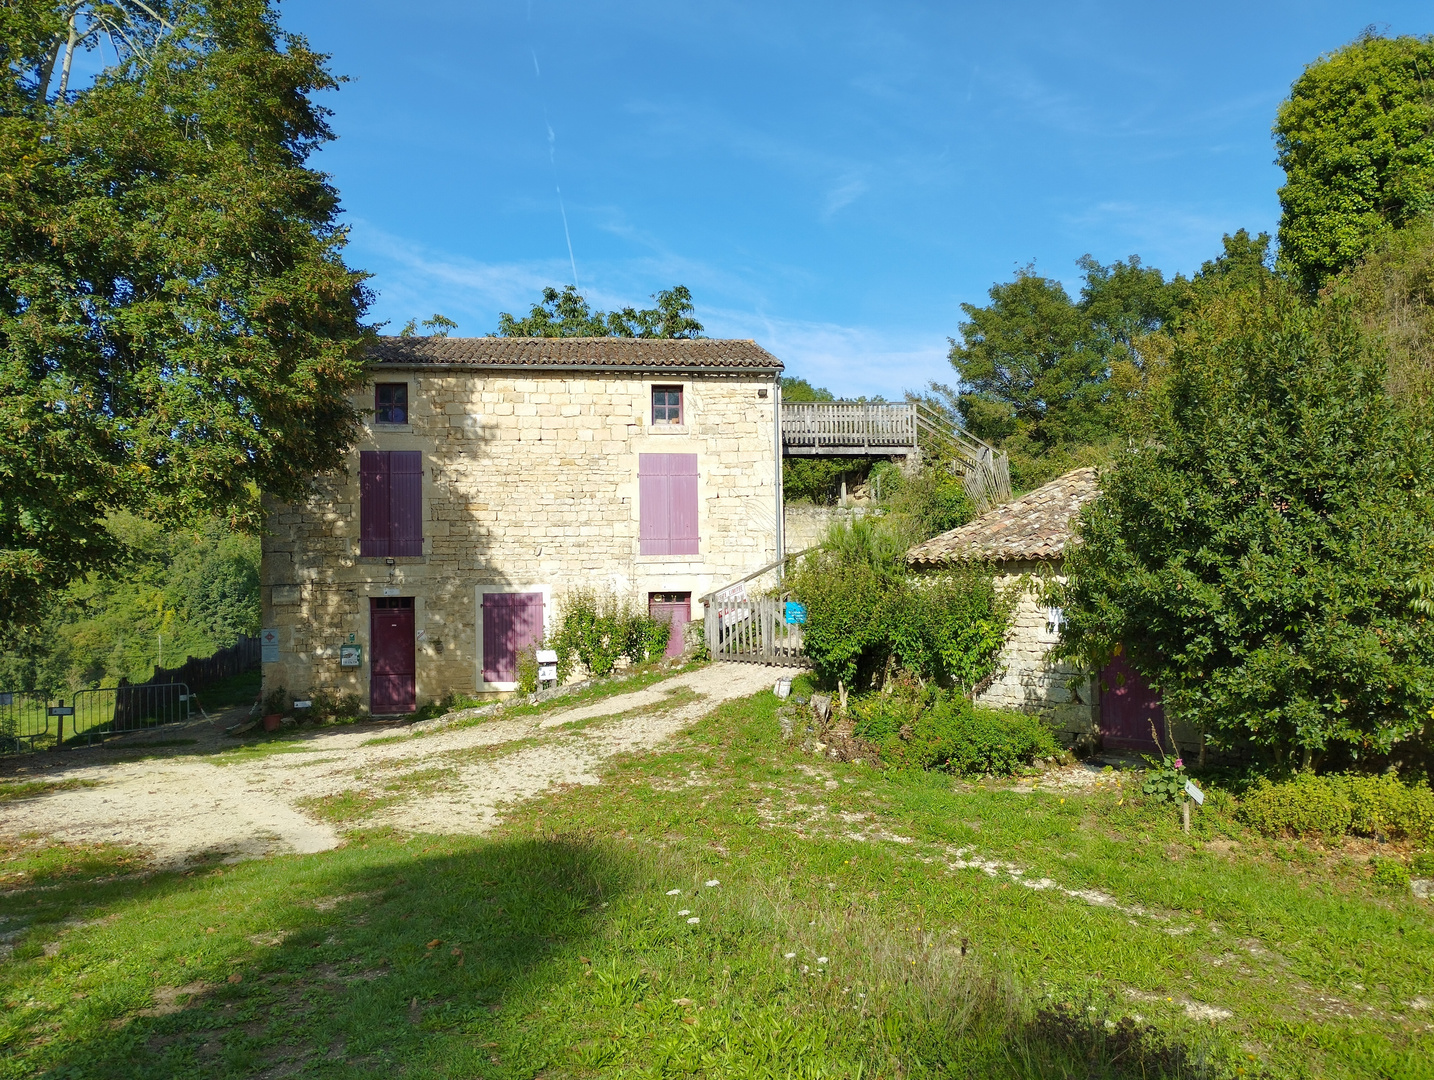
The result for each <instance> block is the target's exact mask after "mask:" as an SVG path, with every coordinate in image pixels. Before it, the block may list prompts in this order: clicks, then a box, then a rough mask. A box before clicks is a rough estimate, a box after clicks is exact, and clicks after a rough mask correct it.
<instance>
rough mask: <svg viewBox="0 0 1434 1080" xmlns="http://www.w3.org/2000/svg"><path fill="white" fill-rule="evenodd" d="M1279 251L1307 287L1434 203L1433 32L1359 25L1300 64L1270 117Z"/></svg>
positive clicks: (1316, 285)
mask: <svg viewBox="0 0 1434 1080" xmlns="http://www.w3.org/2000/svg"><path fill="white" fill-rule="evenodd" d="M1274 130H1275V144H1276V146H1277V148H1278V151H1279V158H1278V160H1279V164H1280V166H1281V167H1282V168H1283V169H1284V170H1285V184H1284V186H1283V187H1281V188H1280V207H1281V210H1282V213H1281V215H1280V234H1279V235H1280V258H1281V259H1282V260H1283V261H1285V262H1286V263H1287V264H1288V265H1289V266H1290V268H1291V269H1292V271H1293V272H1294V274H1295V275H1296V276H1297V277H1298V278H1299V279H1300V280H1301V281H1302V282H1303V284H1304V285H1305V287H1306V288H1307V289H1311V290H1313V289H1317V288H1319V287H1320V286H1321V285H1323V284H1324V283H1325V281H1326V280H1328V278H1329V277H1330V276H1331V275H1334V274H1337V273H1339V272H1340V271H1341V270H1344V269H1345V268H1346V267H1348V266H1350V265H1351V264H1352V263H1354V262H1355V261H1356V260H1358V259H1359V258H1361V257H1362V256H1363V255H1364V254H1365V253H1366V252H1368V251H1369V249H1370V246H1371V245H1372V244H1373V243H1374V241H1375V240H1376V239H1377V238H1378V237H1379V236H1380V235H1382V234H1383V233H1384V232H1386V231H1387V230H1390V229H1395V228H1401V227H1403V226H1404V225H1406V224H1407V223H1409V222H1410V221H1413V220H1415V219H1416V218H1418V217H1420V216H1421V215H1424V214H1427V213H1428V212H1429V211H1430V210H1434V36H1425V37H1412V36H1408V35H1405V36H1401V37H1395V38H1386V37H1381V36H1380V35H1378V34H1376V33H1374V32H1373V31H1371V30H1366V31H1365V32H1364V34H1362V35H1361V36H1360V37H1359V38H1358V39H1357V40H1355V41H1354V42H1352V43H1350V44H1349V45H1346V46H1345V47H1344V48H1342V49H1336V50H1335V51H1334V52H1332V53H1329V54H1328V55H1326V56H1321V57H1320V58H1319V59H1318V60H1316V61H1314V63H1312V64H1310V65H1309V66H1308V67H1307V68H1305V70H1304V72H1303V73H1302V74H1301V75H1300V77H1299V78H1298V79H1296V80H1295V82H1294V85H1293V86H1292V87H1290V96H1289V98H1288V99H1287V100H1286V101H1285V102H1284V103H1283V104H1282V105H1281V106H1280V110H1279V113H1278V114H1277V116H1276V119H1275V129H1274Z"/></svg>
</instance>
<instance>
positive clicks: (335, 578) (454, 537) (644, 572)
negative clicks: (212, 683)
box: [262, 365, 777, 703]
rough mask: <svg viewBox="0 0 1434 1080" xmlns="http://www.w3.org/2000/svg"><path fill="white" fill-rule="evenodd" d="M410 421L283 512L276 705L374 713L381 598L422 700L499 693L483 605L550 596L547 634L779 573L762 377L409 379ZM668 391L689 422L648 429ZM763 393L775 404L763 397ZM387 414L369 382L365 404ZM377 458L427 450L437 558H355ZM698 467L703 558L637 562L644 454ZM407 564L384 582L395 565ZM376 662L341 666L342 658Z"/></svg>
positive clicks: (280, 508) (465, 375)
mask: <svg viewBox="0 0 1434 1080" xmlns="http://www.w3.org/2000/svg"><path fill="white" fill-rule="evenodd" d="M375 377H376V379H377V380H378V381H381V382H407V384H408V396H409V423H407V424H404V425H389V424H376V423H369V424H368V425H367V426H366V427H365V429H364V431H363V433H362V436H361V438H360V439H359V441H358V444H357V445H355V446H354V447H353V450H352V451H351V453H350V454H349V456H348V460H347V462H346V466H347V467H346V471H345V472H343V473H335V474H330V475H325V476H320V477H318V478H317V481H316V483H315V490H314V494H313V496H312V497H311V498H310V499H309V500H308V501H307V502H306V503H305V504H303V505H282V504H271V505H270V507H269V511H270V513H269V519H268V521H269V531H270V535H268V536H266V538H265V540H264V555H263V568H262V575H263V585H264V589H263V623H264V626H265V627H266V628H272V629H275V630H277V632H278V635H279V642H278V644H279V656H280V658H279V660H278V661H277V662H273V663H266V664H265V665H264V684H265V688H266V692H267V691H268V690H269V689H272V688H274V687H277V686H284V687H285V688H287V689H288V690H289V691H290V692H294V693H304V692H307V691H309V690H317V689H321V688H322V689H328V690H333V691H336V692H340V693H350V692H351V693H356V694H358V695H359V696H360V697H361V698H362V699H363V700H364V702H365V703H367V701H368V689H369V688H368V663H369V657H370V652H369V640H368V638H369V598H370V597H379V596H385V595H392V596H412V597H413V598H414V608H415V631H416V637H417V649H418V672H417V683H418V700H419V702H423V701H426V700H429V699H432V698H439V697H442V696H443V695H445V694H447V693H449V692H450V691H458V692H461V693H469V694H472V693H480V692H487V691H493V690H498V689H503V688H504V687H502V686H501V685H499V686H490V685H488V684H485V683H483V682H482V681H481V679H482V673H481V654H480V651H479V649H480V645H479V640H478V638H479V632H480V626H479V623H480V622H481V619H480V618H479V617H478V615H477V612H478V611H479V610H480V608H479V606H478V605H479V604H481V600H480V595H481V593H482V591H484V590H487V591H497V592H537V591H542V592H544V593H545V594H546V595H547V597H548V598H549V602H548V603H547V604H546V605H545V619H546V620H547V621H548V623H549V625H550V626H551V625H552V620H553V617H554V615H555V614H556V612H557V611H558V610H560V609H561V607H562V604H563V599H564V596H565V594H566V593H567V592H568V591H569V590H571V589H573V588H575V587H583V588H590V589H596V590H598V591H605V592H611V593H614V594H616V595H618V596H620V597H624V598H627V599H630V600H632V601H634V602H635V603H638V604H643V605H645V603H646V597H647V594H648V593H649V592H690V593H691V594H692V596H693V600H694V604H693V608H694V610H693V617H694V618H700V617H701V605H699V604H697V603H696V598H697V597H699V596H701V595H702V594H703V593H705V592H708V591H709V590H711V589H713V588H716V587H718V586H721V585H723V584H725V583H726V582H728V581H731V580H733V579H735V578H738V577H741V576H743V575H744V574H746V573H749V572H751V571H752V570H754V569H756V568H757V567H759V566H761V565H763V564H764V563H767V562H771V561H772V560H773V559H775V558H776V512H777V487H776V475H777V474H776V469H777V457H776V447H775V445H774V439H775V429H774V427H773V419H774V417H773V399H774V397H775V395H774V393H773V380H772V378H771V377H770V376H761V375H727V376H724V375H702V376H692V375H682V374H676V373H675V374H671V375H663V376H660V377H658V376H651V375H637V374H626V373H616V374H606V373H604V374H597V373H594V374H588V373H583V374H580V375H579V374H574V373H568V372H534V373H531V374H528V373H522V372H513V371H507V372H484V371H482V370H474V371H452V370H444V371H434V370H431V369H430V370H423V369H406V370H405V369H399V368H394V367H390V366H389V365H385V366H384V368H382V369H380V370H379V371H376V372H375ZM654 383H657V384H660V385H664V386H668V385H678V384H680V385H681V386H682V387H683V391H684V419H685V421H686V423H684V424H683V425H680V426H678V425H670V426H666V427H654V425H652V424H651V423H650V416H651V411H650V402H651V390H652V386H653V384H654ZM759 390H760V391H766V396H765V397H759V394H758V392H759ZM354 400H355V404H356V405H357V406H358V407H359V408H361V409H364V410H371V409H372V408H373V389H372V385H370V386H369V387H368V388H367V389H366V390H365V391H364V392H363V393H361V394H359V395H357V396H356V397H355V399H354ZM362 450H419V451H422V453H423V469H424V476H423V494H424V498H423V518H424V526H423V530H424V540H423V551H424V553H423V555H422V556H417V557H412V558H395V559H393V560H385V559H382V558H365V557H361V556H360V555H359V490H358V464H359V457H358V455H359V452H360V451H362ZM640 453H667V454H672V453H685V454H696V455H697V459H698V471H699V474H700V476H699V490H698V506H699V535H700V542H699V554H698V555H696V556H650V555H649V556H644V555H640V554H638V521H639V519H638V478H637V470H638V455H639V454H640ZM390 562H391V563H392V565H389V563H390ZM350 642H352V643H354V644H359V645H361V646H363V654H362V655H363V663H362V665H361V666H360V667H358V668H343V667H341V666H340V663H339V648H340V646H341V645H344V644H348V643H350Z"/></svg>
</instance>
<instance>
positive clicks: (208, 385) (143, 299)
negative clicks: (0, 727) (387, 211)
mask: <svg viewBox="0 0 1434 1080" xmlns="http://www.w3.org/2000/svg"><path fill="white" fill-rule="evenodd" d="M101 36H103V40H104V42H105V44H106V46H107V48H117V49H118V50H119V52H120V59H119V61H118V62H117V63H115V64H113V65H111V66H110V67H108V68H106V69H104V70H103V71H102V72H101V73H100V74H99V76H98V77H97V78H95V79H94V80H93V82H92V84H90V85H88V86H84V87H82V88H81V87H77V86H76V80H75V79H74V78H73V76H72V74H71V71H72V59H73V56H74V54H75V52H76V51H77V50H83V49H85V48H93V47H95V46H96V44H97V43H98V42H99V41H100V40H101ZM0 49H3V50H4V54H5V66H4V72H3V74H0V626H3V627H6V628H11V627H14V626H16V625H19V624H23V623H25V622H27V621H33V619H34V618H35V617H36V616H37V612H38V610H39V608H40V606H41V598H42V596H43V595H44V594H45V592H46V590H48V589H52V588H54V587H56V586H59V585H62V584H63V583H65V582H66V581H69V580H71V579H73V578H75V577H76V576H77V575H79V574H81V573H83V572H85V571H86V570H91V569H95V568H98V567H103V566H105V565H107V564H110V563H112V561H113V560H114V559H115V557H116V554H117V551H118V541H116V539H115V538H114V536H113V534H112V533H110V532H108V531H107V530H105V529H104V528H103V527H102V523H103V521H104V520H105V518H106V517H107V515H109V514H110V513H111V512H113V511H117V510H129V511H133V512H135V513H138V514H142V515H144V516H146V517H149V518H152V519H154V520H157V521H169V522H175V521H186V520H191V519H196V518H197V517H199V516H201V515H208V514H210V513H218V514H221V515H223V516H225V517H227V518H229V519H230V520H231V521H232V522H234V523H236V524H238V525H241V526H243V527H248V528H257V527H258V526H259V524H260V522H261V511H260V494H261V492H267V493H271V494H273V495H276V496H279V497H282V498H289V499H295V498H300V497H302V496H303V495H304V493H305V492H306V491H307V489H308V485H309V482H310V479H311V478H312V477H313V475H314V474H315V473H317V472H320V471H323V470H327V469H332V468H335V467H337V466H339V465H340V464H341V461H342V454H343V451H344V449H345V447H346V446H347V445H348V443H349V442H350V441H351V438H352V436H353V434H354V432H355V431H356V422H357V419H358V417H357V415H356V413H355V411H354V410H353V408H352V407H351V406H350V404H349V401H348V396H347V393H348V391H349V390H350V389H351V388H352V387H354V386H356V385H358V384H359V383H360V381H361V380H362V378H363V373H364V366H363V359H362V355H363V351H364V348H365V345H366V343H367V342H368V341H369V339H370V331H369V330H368V329H367V328H366V327H365V326H364V325H363V323H362V319H363V316H364V314H365V311H366V308H367V306H368V303H369V299H370V298H369V294H368V292H367V290H366V289H365V287H364V275H363V274H361V273H358V272H355V271H353V270H351V269H349V268H348V267H347V266H346V265H345V264H344V262H343V259H342V249H343V247H344V243H345V239H346V236H345V232H344V229H343V228H342V227H341V226H340V225H339V221H338V217H339V200H338V194H337V192H336V191H335V190H334V189H333V187H332V186H331V185H330V184H329V182H328V180H327V179H326V178H325V176H324V175H323V174H322V173H319V172H317V171H315V170H313V169H311V168H309V167H307V165H306V161H307V159H308V157H309V155H310V154H311V153H313V151H314V150H315V149H317V148H318V147H319V146H321V145H322V144H323V143H324V142H326V141H327V140H329V139H330V138H332V132H331V131H330V128H329V126H328V120H327V117H328V113H327V110H325V109H323V108H321V107H320V106H318V105H316V104H315V103H314V101H313V100H312V98H313V95H314V94H315V93H317V92H319V91H323V90H329V89H333V88H334V87H335V86H336V85H337V83H336V80H335V78H334V76H333V75H332V74H330V72H329V70H328V68H327V66H326V58H325V57H323V56H322V55H320V54H318V53H315V52H314V51H313V50H312V49H311V48H310V47H309V45H308V43H307V42H306V41H305V39H304V38H302V37H300V36H298V35H294V34H290V33H286V32H285V31H283V30H282V29H281V27H280V26H279V23H278V18H277V15H276V12H275V10H274V8H273V7H272V6H271V4H270V3H268V2H267V0H193V2H188V0H186V2H167V0H153V2H146V3H144V4H141V3H138V2H136V0H114V2H112V3H99V2H95V3H90V2H84V3H64V4H61V3H53V2H46V0H11V2H8V3H6V4H5V5H4V6H3V7H0Z"/></svg>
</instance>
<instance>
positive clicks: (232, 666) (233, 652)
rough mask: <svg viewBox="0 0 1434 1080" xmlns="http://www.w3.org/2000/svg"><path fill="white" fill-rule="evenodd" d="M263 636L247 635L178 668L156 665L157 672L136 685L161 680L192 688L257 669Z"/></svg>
mask: <svg viewBox="0 0 1434 1080" xmlns="http://www.w3.org/2000/svg"><path fill="white" fill-rule="evenodd" d="M259 656H260V653H259V639H258V638H256V637H245V636H243V635H242V634H241V635H240V637H239V640H238V641H236V642H235V643H234V644H233V645H230V646H229V647H228V648H227V649H220V650H219V651H218V652H216V653H215V654H214V655H213V656H194V657H190V658H189V659H188V660H186V661H185V662H184V663H182V664H180V665H179V666H178V667H175V668H158V667H157V668H155V669H154V675H153V676H151V677H150V678H149V679H147V680H145V681H144V682H142V683H135V684H134V685H136V686H157V685H159V684H160V683H184V684H185V685H186V686H188V687H189V688H190V689H191V690H203V689H204V688H205V687H206V686H213V685H214V684H215V683H217V682H222V681H224V680H225V679H232V678H233V677H234V676H235V675H242V674H244V672H246V671H253V670H254V669H255V668H257V667H258V666H259Z"/></svg>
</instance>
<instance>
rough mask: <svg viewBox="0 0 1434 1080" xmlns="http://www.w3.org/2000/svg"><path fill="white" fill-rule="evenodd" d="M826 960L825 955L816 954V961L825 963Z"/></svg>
mask: <svg viewBox="0 0 1434 1080" xmlns="http://www.w3.org/2000/svg"><path fill="white" fill-rule="evenodd" d="M826 962H827V958H826V957H825V956H818V957H817V963H818V964H825V963H826Z"/></svg>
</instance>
